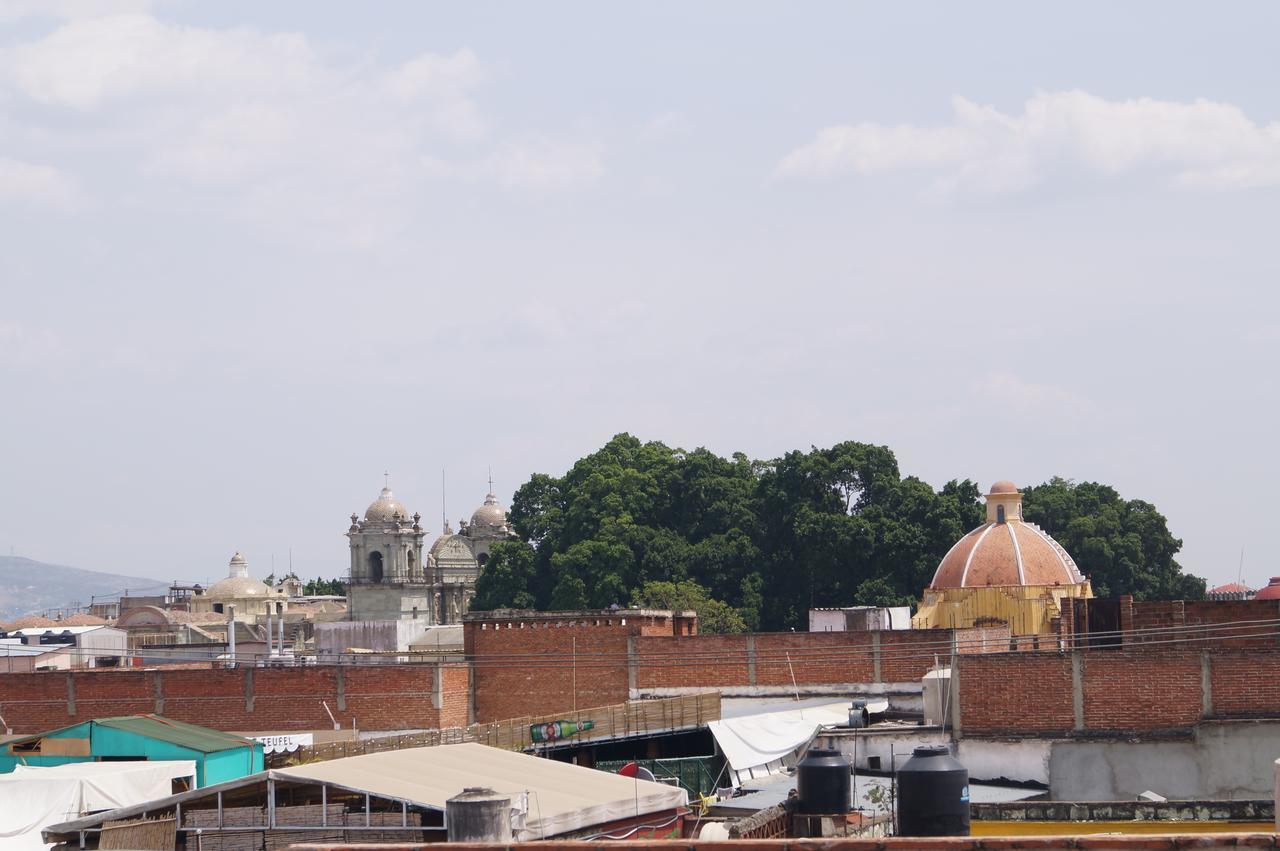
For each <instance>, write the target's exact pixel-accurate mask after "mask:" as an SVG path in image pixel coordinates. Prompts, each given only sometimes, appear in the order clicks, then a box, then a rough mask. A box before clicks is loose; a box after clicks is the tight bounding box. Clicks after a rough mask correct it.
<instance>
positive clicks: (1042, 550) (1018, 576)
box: [929, 481, 1085, 589]
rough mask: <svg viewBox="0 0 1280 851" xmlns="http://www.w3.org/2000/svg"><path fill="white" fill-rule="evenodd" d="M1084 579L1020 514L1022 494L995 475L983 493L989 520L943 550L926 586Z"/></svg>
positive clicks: (1064, 582) (1071, 582)
mask: <svg viewBox="0 0 1280 851" xmlns="http://www.w3.org/2000/svg"><path fill="white" fill-rule="evenodd" d="M1084 581H1085V578H1084V576H1083V575H1081V573H1080V570H1079V569H1078V568H1077V567H1076V563H1075V561H1074V560H1073V559H1072V558H1071V556H1070V554H1068V553H1067V551H1066V550H1065V549H1064V548H1063V547H1062V545H1061V544H1059V543H1058V542H1057V541H1055V540H1054V539H1053V538H1052V537H1050V536H1049V535H1048V534H1047V533H1046V532H1045V531H1044V530H1043V529H1041V528H1040V527H1039V526H1037V525H1035V524H1034V523H1028V522H1026V521H1025V520H1023V519H1022V494H1021V493H1020V492H1019V491H1018V488H1017V486H1016V485H1014V484H1013V482H1009V481H999V482H996V483H995V484H994V485H992V486H991V491H990V492H989V493H988V494H987V522H986V523H984V524H983V525H981V526H979V527H978V528H977V529H974V530H973V531H972V532H970V533H969V534H967V535H965V536H964V537H963V538H961V539H960V540H959V541H957V542H956V543H955V545H954V546H953V547H952V548H951V549H950V550H949V551H948V552H947V554H946V555H945V556H944V557H943V559H942V562H941V563H940V564H939V565H938V570H937V572H936V573H935V574H934V576H933V582H932V583H930V585H929V587H930V588H933V589H943V588H977V587H983V586H988V585H997V586H1025V585H1059V586H1061V585H1077V584H1080V583H1082V582H1084Z"/></svg>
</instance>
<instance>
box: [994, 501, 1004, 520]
mask: <svg viewBox="0 0 1280 851" xmlns="http://www.w3.org/2000/svg"><path fill="white" fill-rule="evenodd" d="M996 522H997V523H1003V522H1004V506H1003V505H997V506H996Z"/></svg>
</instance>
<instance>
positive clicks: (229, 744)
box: [93, 715, 254, 753]
mask: <svg viewBox="0 0 1280 851" xmlns="http://www.w3.org/2000/svg"><path fill="white" fill-rule="evenodd" d="M93 723H95V724H97V725H98V726H100V727H109V728H111V729H113V730H124V731H126V732H129V733H136V734H137V735H139V736H147V737H148V738H151V739H159V740H160V741H162V742H169V743H170V744H174V745H180V746H182V747H184V748H190V749H191V750H193V751H200V752H202V753H217V752H218V751H229V750H232V749H233V748H243V747H248V746H250V745H253V744H254V743H253V742H251V741H249V740H248V739H245V738H242V737H240V736H236V735H232V734H231V733H223V732H222V731H220V730H211V729H209V728H208V727H199V726H196V725H195V724H186V723H183V722H182V721H174V720H173V719H172V718H163V717H161V716H159V715H124V716H121V717H119V718H97V719H95V720H94V722H93Z"/></svg>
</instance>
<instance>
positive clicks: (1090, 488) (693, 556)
mask: <svg viewBox="0 0 1280 851" xmlns="http://www.w3.org/2000/svg"><path fill="white" fill-rule="evenodd" d="M1025 490H1026V493H1027V497H1026V501H1025V510H1026V516H1027V519H1028V520H1031V521H1034V522H1037V523H1039V524H1040V525H1041V526H1042V527H1043V528H1044V529H1045V530H1046V531H1048V532H1049V533H1050V534H1052V535H1054V536H1055V537H1057V538H1058V540H1059V541H1061V542H1062V544H1063V545H1064V546H1066V547H1067V549H1068V550H1069V551H1070V552H1072V554H1073V555H1074V556H1075V558H1076V561H1077V562H1078V563H1079V565H1080V567H1081V569H1082V570H1083V571H1084V572H1085V573H1086V574H1093V578H1094V581H1095V587H1096V592H1097V593H1099V594H1111V595H1115V594H1133V595H1134V596H1135V597H1138V598H1140V599H1154V598H1162V597H1180V598H1195V597H1198V596H1201V595H1202V594H1203V593H1204V581H1203V580H1200V579H1197V578H1196V577H1192V576H1187V575H1185V574H1183V573H1182V572H1181V568H1180V567H1179V565H1178V563H1177V562H1176V561H1174V559H1173V556H1174V555H1175V554H1176V553H1177V551H1178V550H1179V549H1180V547H1181V542H1180V541H1179V540H1177V539H1176V538H1174V537H1173V536H1172V535H1170V534H1169V530H1168V528H1167V525H1166V523H1165V519H1164V517H1162V516H1161V515H1160V514H1159V512H1157V511H1156V510H1155V508H1154V506H1152V505H1150V504H1149V503H1145V502H1141V501H1138V500H1132V501H1125V500H1123V499H1121V498H1120V497H1119V495H1118V494H1117V493H1116V492H1115V491H1114V490H1113V489H1111V488H1109V487H1107V486H1105V485H1098V484H1092V483H1086V484H1080V485H1076V484H1073V483H1071V482H1069V481H1066V480H1063V479H1054V480H1052V481H1051V482H1048V483H1046V484H1043V485H1039V486H1036V487H1033V488H1025ZM980 494H981V492H980V490H979V488H978V486H977V484H975V483H974V482H971V481H969V480H967V479H966V480H964V481H954V480H953V481H951V482H948V483H947V484H946V485H944V486H943V487H942V489H941V490H937V491H935V490H934V489H933V488H932V487H930V486H929V485H928V484H926V483H924V482H923V481H921V480H920V479H917V478H915V477H914V476H907V477H906V478H903V477H902V475H901V473H900V471H899V469H898V462H897V459H895V458H894V455H893V452H892V451H891V450H890V449H889V448H888V447H885V446H872V445H870V444H865V443H856V442H853V441H848V442H844V443H839V444H837V445H835V446H833V447H831V448H829V449H817V448H814V449H810V450H809V451H808V452H801V451H794V452H789V453H787V454H786V455H784V456H783V457H781V458H776V459H774V460H771V461H753V460H751V459H749V458H747V457H746V456H745V455H742V454H740V453H739V454H735V455H734V456H733V457H731V458H722V457H720V456H718V455H715V454H714V453H712V452H708V451H707V450H705V449H695V450H693V451H691V452H686V451H685V450H683V449H677V448H673V447H669V446H666V445H664V444H662V443H658V442H651V443H642V442H641V441H639V440H638V439H636V438H635V437H632V436H631V435H629V434H620V435H618V436H617V437H615V438H613V439H612V440H610V441H609V443H608V444H607V445H605V446H604V447H603V448H602V449H600V450H599V451H598V452H595V453H593V454H591V455H589V456H587V457H586V458H583V459H581V460H580V461H578V462H577V463H576V464H574V465H573V468H572V469H570V470H569V471H568V472H567V473H565V474H564V475H563V476H561V477H558V478H557V477H554V476H549V475H545V474H541V473H539V474H535V475H534V476H533V477H532V478H531V479H530V480H529V481H528V482H527V483H526V484H524V485H523V486H522V487H521V488H520V489H519V490H518V491H516V494H515V497H514V499H513V501H512V505H511V511H510V513H509V519H510V521H511V523H512V525H513V526H514V528H515V529H516V530H517V532H519V534H520V535H521V536H522V537H523V538H524V539H525V541H521V542H511V543H504V544H500V545H498V546H497V547H495V548H494V551H493V553H492V555H491V556H490V559H489V561H488V564H487V565H486V567H485V570H484V572H483V573H482V574H481V577H480V580H479V582H478V583H477V586H476V599H475V600H474V601H473V603H472V609H491V608H499V607H508V606H510V607H517V608H542V609H575V608H585V607H600V608H603V607H607V606H609V605H611V604H614V603H617V604H619V605H626V604H628V603H642V604H653V603H651V601H662V602H665V603H666V604H672V603H673V602H674V601H683V600H691V601H694V602H693V603H691V604H690V605H694V607H697V606H698V605H701V606H703V607H708V608H710V607H712V606H714V605H716V604H724V605H722V606H719V607H718V608H716V609H715V611H716V618H715V620H716V623H718V624H722V625H723V626H722V628H724V629H729V630H731V629H740V628H742V627H745V628H748V629H764V630H768V629H787V628H791V627H801V626H802V625H803V624H805V623H806V617H807V611H808V609H809V608H810V607H813V606H840V605H851V604H855V603H856V604H890V603H909V602H912V601H914V600H915V599H916V598H918V597H919V594H920V591H921V589H922V588H924V586H925V585H927V584H928V582H929V581H930V579H931V578H932V576H933V572H934V569H935V568H936V567H937V565H938V562H939V560H940V559H941V558H942V556H943V555H945V554H946V552H947V550H948V548H950V547H951V545H952V544H953V543H955V541H956V540H957V539H958V538H959V537H960V536H961V535H963V534H964V533H965V532H967V531H968V530H969V529H972V528H973V527H975V526H977V525H979V524H980V523H982V520H983V516H984V510H983V506H982V501H981V499H980Z"/></svg>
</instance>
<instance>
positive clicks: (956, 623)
mask: <svg viewBox="0 0 1280 851" xmlns="http://www.w3.org/2000/svg"><path fill="white" fill-rule="evenodd" d="M1092 596H1093V591H1092V589H1091V588H1090V587H1089V583H1088V582H1087V581H1086V582H1082V583H1080V584H1078V585H988V586H983V587H976V588H939V589H933V588H926V589H925V592H924V599H922V600H921V601H920V608H919V610H918V611H917V612H916V615H915V617H913V618H912V619H911V627H912V629H947V628H953V629H963V628H966V627H972V626H987V625H993V624H994V623H995V622H1000V623H1006V624H1008V625H1009V631H1010V632H1011V633H1013V634H1014V635H1044V634H1047V633H1051V632H1053V620H1054V618H1057V617H1060V616H1061V614H1062V601H1063V600H1064V599H1084V598H1087V597H1092Z"/></svg>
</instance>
